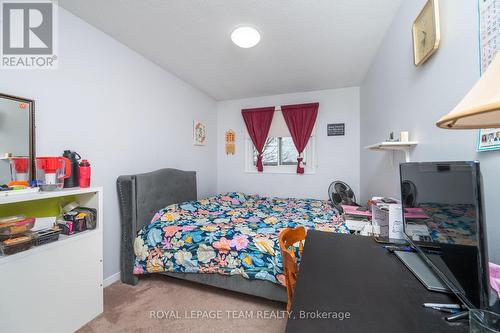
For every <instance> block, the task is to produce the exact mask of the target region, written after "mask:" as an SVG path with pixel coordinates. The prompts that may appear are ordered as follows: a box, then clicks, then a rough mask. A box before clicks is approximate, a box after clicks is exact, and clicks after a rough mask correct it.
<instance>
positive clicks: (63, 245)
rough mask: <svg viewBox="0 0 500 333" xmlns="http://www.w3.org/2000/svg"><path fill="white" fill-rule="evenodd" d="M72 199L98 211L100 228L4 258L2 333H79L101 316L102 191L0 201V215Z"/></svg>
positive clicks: (1, 265)
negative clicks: (21, 206)
mask: <svg viewBox="0 0 500 333" xmlns="http://www.w3.org/2000/svg"><path fill="white" fill-rule="evenodd" d="M72 197H73V198H74V199H76V201H77V202H78V203H79V204H80V205H81V206H84V207H89V208H95V209H97V212H98V213H97V215H98V218H97V227H96V229H94V230H87V231H84V232H81V233H77V234H75V235H72V236H65V235H61V236H60V237H59V240H58V241H57V242H53V243H49V244H46V245H42V246H38V247H32V248H31V249H30V250H27V251H24V252H19V253H16V254H13V255H10V256H0V331H1V332H16V333H19V332H29V333H32V332H47V333H49V332H50V333H56V332H63V333H68V332H74V331H75V330H77V329H79V328H80V327H81V326H83V325H85V324H86V323H87V322H89V321H90V320H92V319H93V318H95V317H96V316H97V315H99V314H100V313H102V311H103V285H102V284H103V277H102V276H103V270H102V267H103V263H102V223H103V221H102V217H103V210H102V188H97V187H93V188H85V189H80V188H75V189H63V190H61V191H56V192H38V193H31V194H18V195H10V196H0V216H4V215H5V213H6V212H7V207H9V210H12V204H13V203H22V204H26V205H44V204H45V203H46V202H47V201H46V200H45V199H51V200H54V198H72ZM2 209H3V210H4V211H3V212H2Z"/></svg>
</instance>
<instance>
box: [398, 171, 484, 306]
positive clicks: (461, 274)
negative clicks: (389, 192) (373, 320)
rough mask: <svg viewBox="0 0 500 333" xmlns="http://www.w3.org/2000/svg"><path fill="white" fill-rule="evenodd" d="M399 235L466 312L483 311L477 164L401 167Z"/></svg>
mask: <svg viewBox="0 0 500 333" xmlns="http://www.w3.org/2000/svg"><path fill="white" fill-rule="evenodd" d="M400 172H401V199H402V204H403V220H404V234H405V237H406V238H407V240H408V241H409V242H410V243H411V245H412V246H414V247H415V249H416V250H417V252H418V253H419V255H420V256H421V257H422V258H423V259H424V261H425V262H426V263H427V264H428V265H429V266H430V267H431V268H432V270H433V271H434V272H435V273H436V275H438V276H439V277H440V278H441V280H443V282H444V283H445V284H446V285H447V286H448V287H449V288H450V289H451V290H452V291H453V292H454V293H455V294H456V295H457V297H458V298H459V299H460V300H461V301H462V302H463V303H464V304H465V306H467V307H468V308H469V309H470V308H480V309H486V308H488V305H489V304H488V295H489V276H488V274H489V273H488V251H487V244H486V225H485V221H484V210H483V197H482V186H481V173H480V170H479V162H428V163H403V164H401V166H400Z"/></svg>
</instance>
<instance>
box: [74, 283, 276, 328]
mask: <svg viewBox="0 0 500 333" xmlns="http://www.w3.org/2000/svg"><path fill="white" fill-rule="evenodd" d="M284 310H285V305H284V304H282V303H278V302H272V301H267V300H264V299H262V298H259V297H252V296H247V295H243V294H239V293H235V292H230V291H225V290H222V289H218V288H213V287H209V286H203V285H200V284H197V283H193V282H188V281H182V280H177V279H173V278H170V277H166V276H146V277H144V278H141V280H140V282H139V284H138V285H137V286H135V287H132V286H129V285H126V284H123V283H121V282H117V283H114V284H112V285H111V286H109V287H107V288H105V289H104V313H103V314H101V315H100V316H99V317H97V318H95V319H94V320H93V321H91V322H90V323H88V324H87V325H85V326H84V327H82V328H81V329H80V330H79V331H78V332H79V333H90V332H92V333H100V332H217V333H223V332H284V330H285V325H286V319H284V318H283V317H284V314H283V311H284Z"/></svg>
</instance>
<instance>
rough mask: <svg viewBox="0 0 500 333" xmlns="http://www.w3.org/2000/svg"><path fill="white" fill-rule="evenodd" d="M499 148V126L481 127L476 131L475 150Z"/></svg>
mask: <svg viewBox="0 0 500 333" xmlns="http://www.w3.org/2000/svg"><path fill="white" fill-rule="evenodd" d="M498 149H500V128H491V129H481V130H479V131H478V139H477V151H489V150H498Z"/></svg>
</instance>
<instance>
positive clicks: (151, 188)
mask: <svg viewBox="0 0 500 333" xmlns="http://www.w3.org/2000/svg"><path fill="white" fill-rule="evenodd" d="M117 190H118V200H119V204H120V219H121V253H120V267H121V273H120V274H121V281H122V282H123V283H127V284H130V285H136V284H137V283H138V282H139V277H138V276H135V275H134V274H133V269H134V261H135V254H134V240H135V238H136V236H137V233H138V232H139V230H141V228H142V227H143V226H145V225H147V224H148V223H150V221H151V218H152V217H153V215H154V214H155V213H156V212H157V211H158V210H160V209H161V208H164V207H166V206H168V205H171V204H174V203H180V202H184V201H192V200H197V192H196V172H194V171H182V170H177V169H160V170H157V171H153V172H148V173H143V174H137V175H129V176H120V177H118V179H117ZM156 274H163V275H168V276H171V277H174V278H178V279H183V280H189V281H194V282H198V283H201V284H205V285H210V286H214V287H218V288H223V289H226V290H232V291H236V292H240V293H244V294H249V295H254V296H259V297H263V298H267V299H270V300H274V301H279V302H284V303H286V302H287V294H286V288H284V287H283V286H280V285H278V284H275V283H272V282H269V281H264V280H248V279H245V278H243V277H242V276H240V275H234V276H226V275H221V274H199V273H170V272H163V273H156Z"/></svg>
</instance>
